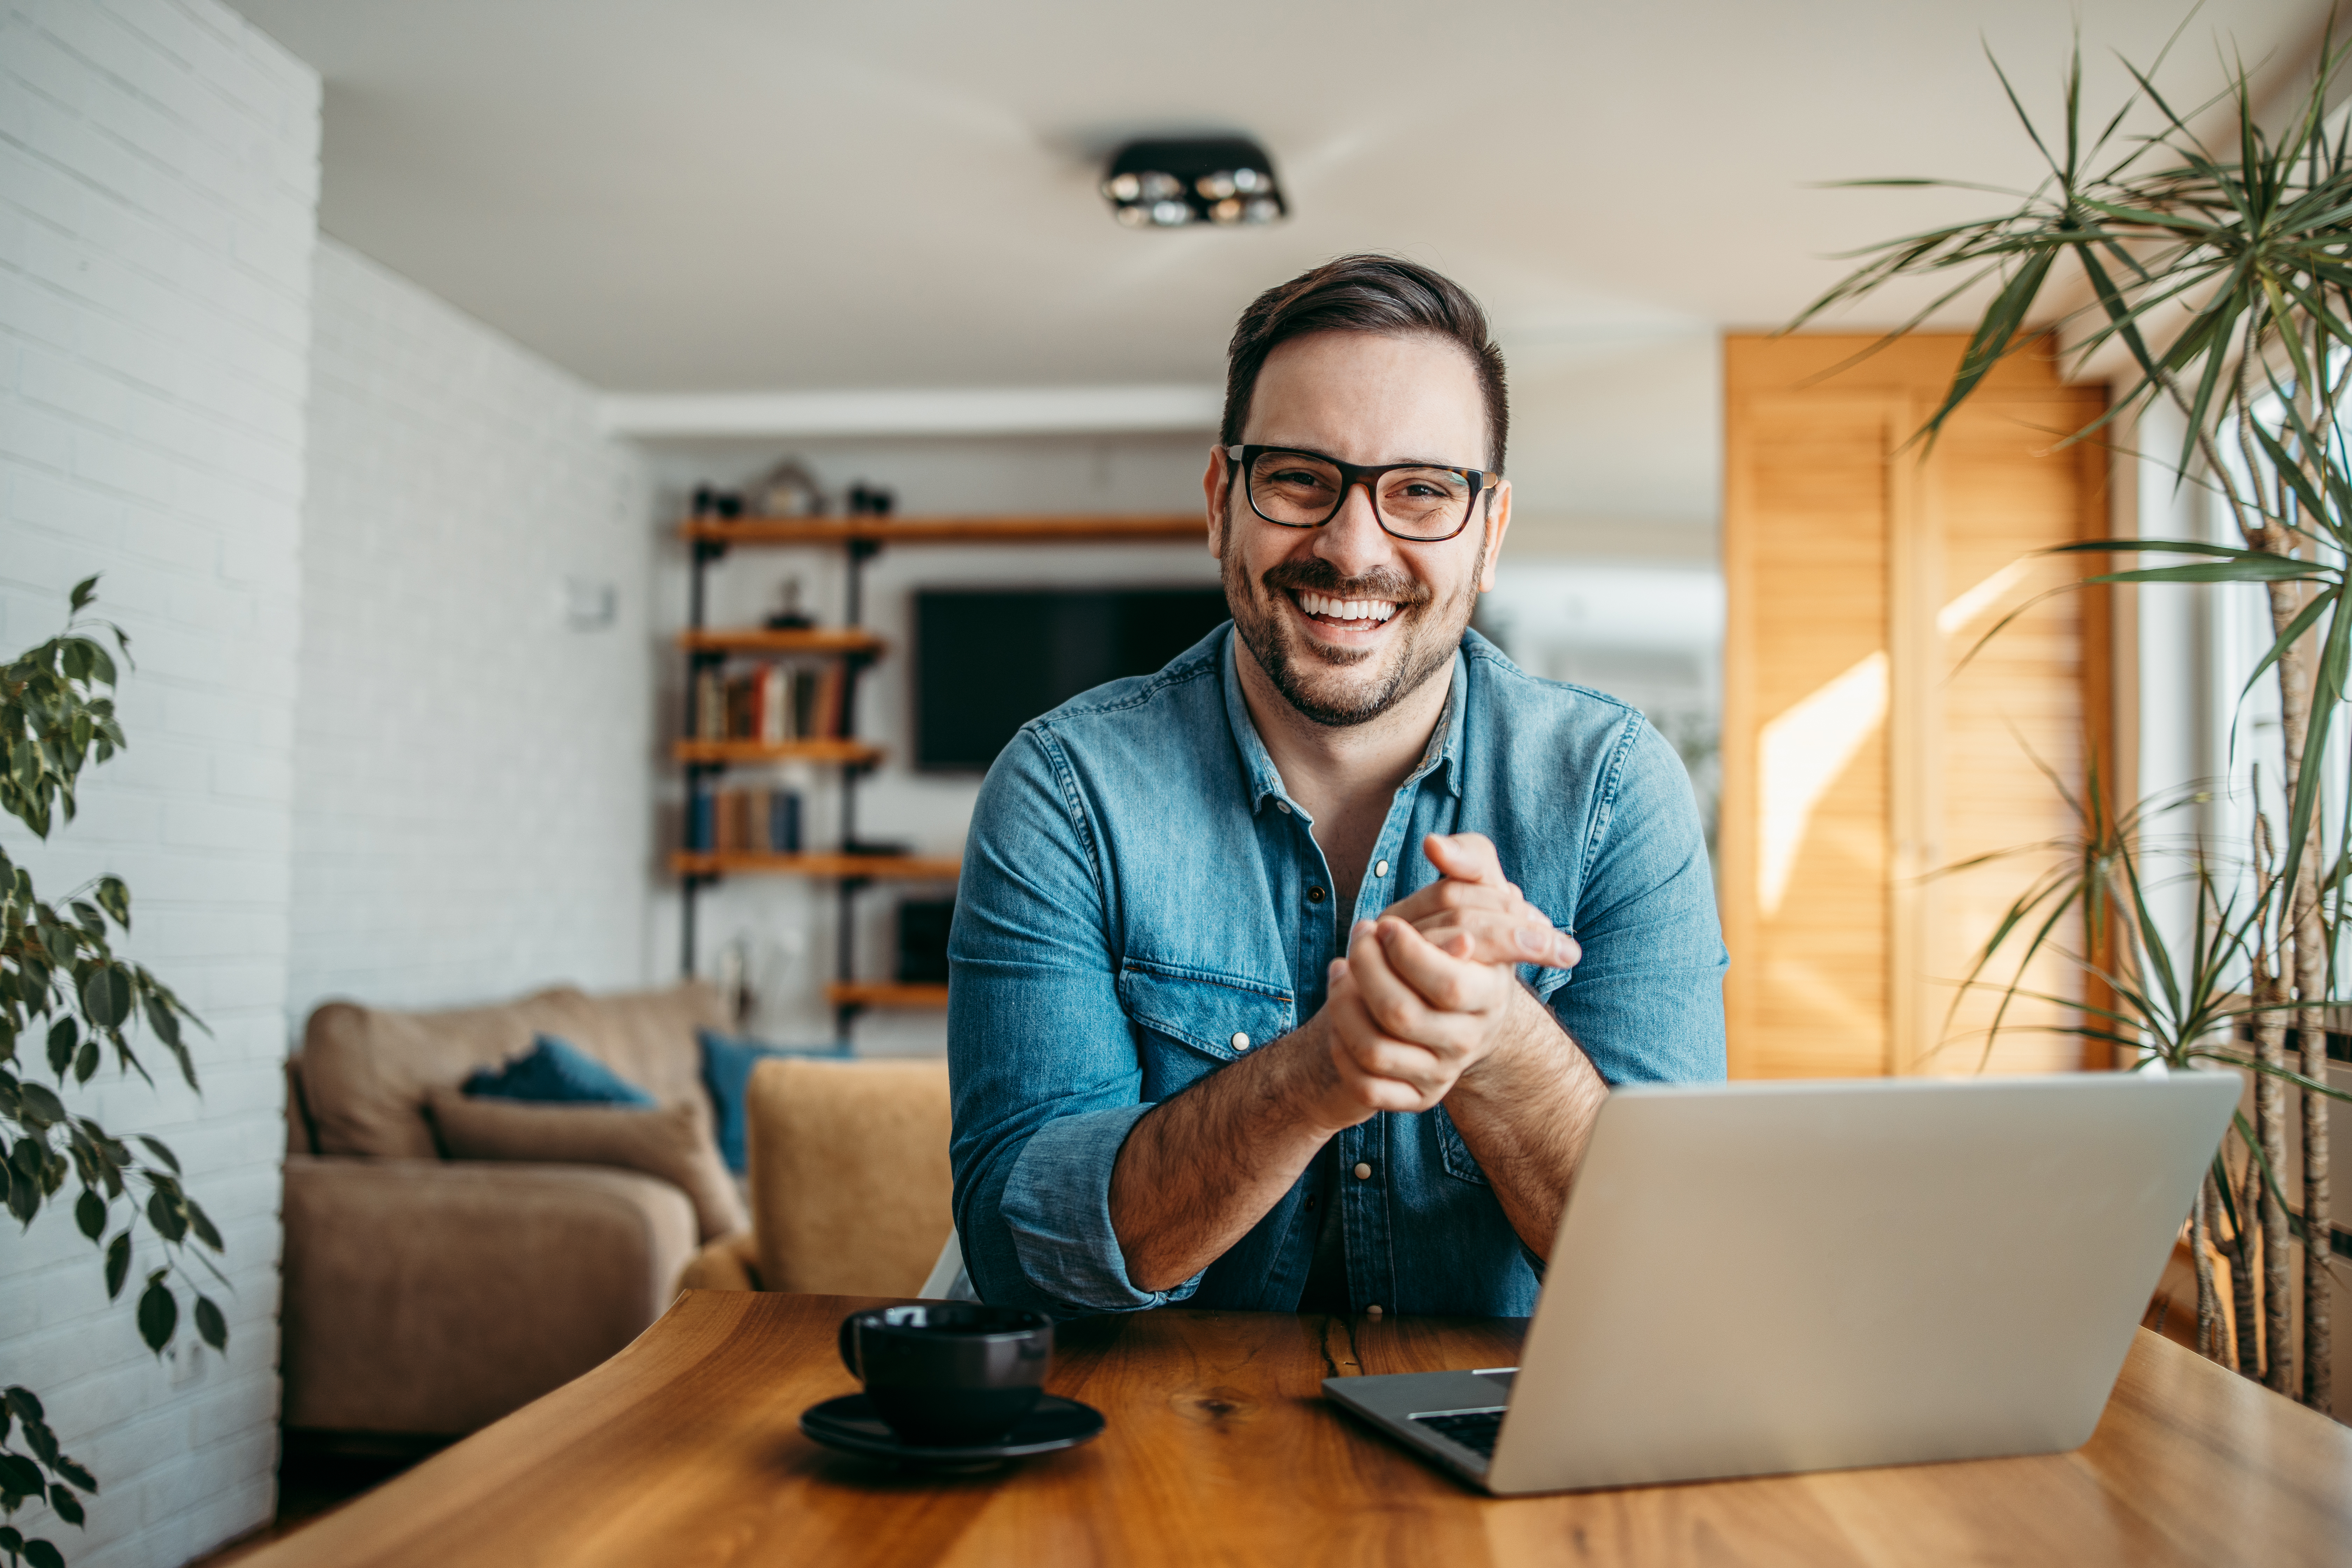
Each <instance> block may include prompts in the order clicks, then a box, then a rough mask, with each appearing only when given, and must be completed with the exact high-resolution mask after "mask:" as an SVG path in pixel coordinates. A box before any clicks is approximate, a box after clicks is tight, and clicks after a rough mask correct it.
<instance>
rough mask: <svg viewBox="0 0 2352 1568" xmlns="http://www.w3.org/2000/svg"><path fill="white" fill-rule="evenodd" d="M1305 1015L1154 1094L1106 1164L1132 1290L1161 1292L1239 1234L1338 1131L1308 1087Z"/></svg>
mask: <svg viewBox="0 0 2352 1568" xmlns="http://www.w3.org/2000/svg"><path fill="white" fill-rule="evenodd" d="M1318 1055H1328V1047H1327V1046H1325V1045H1324V1044H1323V1043H1322V1042H1321V1041H1320V1039H1319V1038H1318V1030H1317V1026H1316V1025H1315V1023H1314V1022H1313V1021H1312V1020H1310V1021H1309V1022H1308V1023H1307V1025H1306V1026H1303V1027H1301V1028H1299V1029H1297V1030H1296V1031H1294V1032H1292V1033H1291V1034H1288V1035H1286V1036H1284V1037H1282V1038H1281V1039H1279V1040H1276V1041H1275V1042H1273V1043H1272V1044H1270V1045H1268V1046H1266V1047H1264V1048H1263V1049H1262V1050H1261V1051H1260V1052H1259V1053H1258V1054H1257V1055H1256V1056H1254V1057H1249V1058H1244V1059H1243V1060H1241V1061H1238V1062H1235V1063H1234V1064H1233V1065H1232V1066H1230V1067H1227V1068H1223V1069H1221V1070H1220V1071H1217V1072H1215V1073H1213V1074H1211V1075H1210V1076H1209V1077H1207V1078H1205V1079H1202V1080H1201V1081H1200V1082H1199V1083H1196V1084H1194V1085H1193V1086H1192V1088H1190V1089H1186V1090H1185V1091H1184V1092H1183V1093H1181V1094H1180V1095H1178V1096H1176V1097H1175V1098H1174V1099H1172V1100H1167V1101H1164V1102H1163V1103H1161V1104H1160V1105H1159V1106H1157V1107H1155V1108H1154V1109H1153V1110H1151V1111H1150V1112H1149V1113H1148V1114H1146V1115H1145V1116H1144V1117H1142V1118H1141V1119H1140V1120H1139V1121H1137V1122H1136V1124H1135V1126H1134V1127H1133V1129H1131V1130H1130V1131H1129V1133H1128V1135H1127V1142H1125V1143H1124V1144H1122V1145H1121V1146H1120V1148H1119V1152H1118V1161H1117V1162H1116V1163H1114V1164H1113V1165H1112V1166H1111V1174H1110V1223H1111V1228H1112V1230H1113V1231H1115V1232H1116V1233H1117V1234H1118V1245H1119V1250H1120V1251H1121V1253H1122V1254H1123V1255H1124V1257H1125V1260H1126V1264H1127V1277H1128V1279H1129V1280H1131V1281H1132V1282H1133V1283H1134V1284H1135V1286H1136V1287H1137V1289H1143V1290H1167V1289H1173V1288H1174V1287H1176V1286H1178V1285H1181V1284H1182V1283H1183V1282H1184V1281H1185V1280H1187V1279H1191V1278H1192V1276H1193V1275H1195V1274H1198V1273H1199V1272H1201V1270H1202V1269H1203V1268H1207V1267H1208V1266H1209V1265H1210V1264H1212V1263H1213V1262H1215V1261H1216V1260H1217V1259H1218V1258H1222V1257H1223V1256H1224V1254H1225V1252H1226V1250H1227V1249H1228V1248H1230V1247H1232V1246H1233V1245H1234V1243H1235V1242H1237V1241H1239V1240H1241V1238H1242V1237H1244V1236H1246V1235H1248V1234H1249V1230H1250V1227H1251V1226H1254V1225H1255V1224H1257V1222H1258V1221H1259V1220H1261V1219H1263V1218H1265V1215H1266V1213H1267V1212H1268V1211H1269V1210H1271V1209H1272V1208H1273V1207H1274V1205H1276V1203H1278V1202H1280V1201H1281V1199H1282V1195H1283V1194H1285V1193H1286V1192H1288V1191H1289V1190H1290V1188H1291V1185H1292V1184H1294V1183H1295V1182H1297V1180H1298V1176H1299V1173H1300V1172H1302V1171H1304V1170H1306V1169H1307V1165H1308V1163H1310V1162H1312V1161H1313V1160H1314V1158H1315V1154H1316V1152H1317V1151H1318V1150H1319V1149H1321V1148H1322V1147H1323V1145H1324V1144H1325V1143H1326V1142H1328V1141H1329V1139H1330V1137H1331V1135H1332V1134H1333V1133H1334V1132H1336V1131H1339V1129H1338V1128H1337V1127H1335V1126H1334V1127H1327V1126H1324V1125H1323V1124H1322V1123H1323V1121H1325V1120H1328V1112H1326V1113H1325V1114H1324V1115H1322V1116H1318V1114H1317V1109H1318V1108H1317V1097H1316V1096H1314V1095H1313V1094H1312V1093H1311V1092H1302V1089H1308V1088H1310V1086H1311V1083H1312V1077H1313V1074H1314V1073H1315V1071H1316V1069H1317V1068H1318V1066H1319V1063H1318V1060H1317V1059H1316V1057H1317V1056H1318Z"/></svg>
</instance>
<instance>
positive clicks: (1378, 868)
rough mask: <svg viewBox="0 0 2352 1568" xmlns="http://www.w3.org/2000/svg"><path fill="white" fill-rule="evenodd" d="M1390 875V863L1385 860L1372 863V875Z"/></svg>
mask: <svg viewBox="0 0 2352 1568" xmlns="http://www.w3.org/2000/svg"><path fill="white" fill-rule="evenodd" d="M1388 874H1389V863H1388V862H1387V861H1385V860H1375V861H1373V862H1372V875H1373V876H1375V877H1385V876H1387V875H1388Z"/></svg>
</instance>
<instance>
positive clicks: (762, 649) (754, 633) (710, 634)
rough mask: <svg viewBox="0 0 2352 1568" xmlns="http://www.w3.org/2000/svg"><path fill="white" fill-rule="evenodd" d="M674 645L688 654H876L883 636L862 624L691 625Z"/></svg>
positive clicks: (678, 635) (879, 650) (679, 634)
mask: <svg viewBox="0 0 2352 1568" xmlns="http://www.w3.org/2000/svg"><path fill="white" fill-rule="evenodd" d="M677 646H678V647H680V648H682V649H683V650H685V651H686V652H688V653H718V654H728V653H779V654H781V653H810V654H833V653H862V654H867V655H877V654H879V653H880V652H881V651H882V638H881V637H879V636H878V635H877V634H876V633H874V632H869V631H867V630H866V628H865V627H864V626H808V627H805V628H798V629H793V630H781V631H780V630H773V629H771V628H770V627H767V626H733V627H719V628H716V629H713V628H709V627H693V628H689V629H688V630H686V631H682V632H680V633H678V634H677Z"/></svg>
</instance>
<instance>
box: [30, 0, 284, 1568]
mask: <svg viewBox="0 0 2352 1568" xmlns="http://www.w3.org/2000/svg"><path fill="white" fill-rule="evenodd" d="M318 153H319V81H318V78H317V76H316V75H315V74H314V73H313V72H312V71H311V70H310V68H307V67H305V66H303V65H302V64H300V63H299V61H297V60H295V59H293V58H291V57H289V55H287V54H286V53H285V52H284V51H283V50H281V49H280V48H279V47H278V46H277V45H275V44H273V43H271V42H270V41H269V40H268V38H266V37H262V36H261V35H260V34H259V33H257V32H256V31H255V30H254V29H253V28H251V27H250V26H247V24H246V23H245V22H243V21H242V20H241V19H239V18H238V17H237V16H235V15H233V14H232V13H231V12H230V11H228V10H227V9H226V7H224V6H222V5H218V4H215V0H0V649H5V650H8V651H13V650H15V649H16V648H18V647H23V646H25V645H27V644H30V643H33V642H36V641H38V640H40V639H41V638H44V637H47V636H48V635H49V634H50V632H51V631H52V630H54V628H55V627H56V626H57V624H58V620H59V618H60V616H61V614H62V611H63V607H64V595H65V593H66V590H67V589H68V587H69V586H70V585H71V584H73V583H74V582H75V581H76V580H78V579H79V578H81V577H83V576H86V575H88V574H90V573H92V572H103V573H104V578H103V580H102V582H101V584H100V595H101V596H100V605H99V607H100V610H102V611H103V612H104V613H105V614H107V615H108V616H110V617H112V618H114V619H116V620H118V621H120V622H121V624H122V625H123V626H124V627H125V629H126V630H128V631H129V632H130V633H131V637H132V638H133V645H132V652H133V654H134V656H135V657H136V658H137V660H138V668H137V669H136V671H135V673H132V674H131V676H130V678H129V679H128V682H127V684H126V686H125V688H124V690H123V692H122V716H123V722H124V726H125V728H126V729H127V730H128V731H129V734H130V740H131V746H130V750H129V751H128V752H126V753H125V754H124V755H122V756H121V757H120V758H118V759H117V760H116V761H115V762H113V763H110V764H109V765H108V766H106V767H105V768H104V769H103V770H102V771H101V772H100V773H97V774H96V775H93V776H92V778H91V783H90V786H89V790H88V793H87V795H86V797H85V808H84V811H83V813H82V816H81V819H80V820H79V821H78V822H76V823H74V824H72V825H71V826H68V827H65V828H64V829H62V830H61V831H59V832H58V833H56V834H55V835H54V836H53V837H52V840H51V842H50V843H49V844H48V845H46V846H28V845H27V843H26V835H25V834H24V833H23V832H22V831H21V830H20V829H16V828H15V827H14V826H13V825H11V826H10V827H8V828H6V829H0V837H5V841H6V843H7V846H8V848H9V851H10V853H11V854H18V853H20V852H21V853H23V854H24V856H25V858H26V859H27V861H28V862H29V863H30V865H31V866H32V867H33V868H34V872H35V875H36V876H37V879H39V881H40V883H41V885H42V886H43V888H44V889H47V890H49V891H51V892H52V893H58V892H63V891H65V890H66V889H68V887H69V886H71V885H72V884H74V883H76V882H79V881H80V880H81V879H84V878H87V877H89V876H91V875H93V874H95V873H97V872H100V871H101V870H110V871H113V872H116V873H118V874H120V875H121V876H122V877H123V878H124V879H127V880H128V881H129V883H130V885H131V890H132V895H133V911H134V914H135V916H136V925H135V928H134V932H133V937H132V941H131V948H130V951H131V954H132V955H133V956H135V957H137V958H138V959H140V960H141V961H142V962H144V963H148V964H149V965H151V966H152V968H154V969H155V971H156V972H157V973H160V974H161V975H162V976H163V978H164V979H165V980H166V981H167V982H168V983H169V984H172V985H173V986H174V987H175V988H177V989H178V990H179V992H180V994H182V995H183V996H184V997H185V998H186V999H187V1001H188V1002H189V1004H190V1005H192V1006H193V1007H194V1008H195V1010H196V1011H197V1012H198V1013H200V1014H201V1015H202V1016H204V1018H205V1021H206V1022H207V1023H208V1024H210V1026H212V1029H213V1031H214V1033H213V1037H212V1038H211V1039H210V1040H208V1041H206V1042H205V1043H204V1044H202V1045H201V1046H200V1047H199V1050H198V1056H199V1059H200V1062H201V1064H202V1070H203V1075H204V1082H205V1093H204V1097H203V1099H202V1100H201V1101H199V1100H196V1099H195V1098H194V1097H193V1096H191V1095H189V1094H188V1093H187V1092H186V1091H185V1090H184V1089H183V1088H181V1087H179V1086H178V1085H177V1082H176V1079H172V1078H166V1077H164V1076H163V1070H164V1069H163V1065H162V1064H161V1063H160V1062H159V1063H158V1066H157V1072H158V1081H159V1084H160V1085H161V1088H160V1089H157V1090H150V1089H147V1088H146V1087H145V1086H144V1085H143V1084H142V1083H140V1082H139V1081H138V1080H137V1079H131V1080H130V1081H129V1082H127V1083H125V1082H120V1081H118V1080H116V1079H114V1077H113V1075H112V1073H111V1071H110V1070H109V1071H107V1072H105V1073H102V1074H101V1076H100V1079H98V1080H97V1081H96V1083H95V1084H94V1085H93V1087H94V1088H98V1089H99V1090H100V1091H99V1092H98V1093H97V1094H95V1095H94V1096H92V1097H91V1099H92V1100H94V1104H93V1105H92V1107H91V1109H92V1110H94V1111H95V1113H96V1114H98V1115H99V1116H100V1117H101V1118H102V1120H104V1121H106V1123H107V1124H108V1125H109V1126H110V1127H113V1128H116V1129H118V1130H125V1131H127V1130H133V1129H136V1130H142V1131H153V1132H156V1133H158V1134H160V1135H162V1136H163V1137H164V1138H166V1139H168V1140H170V1141H171V1142H173V1144H174V1146H175V1147H176V1148H177V1149H178V1151H179V1152H180V1154H181V1157H182V1158H183V1160H184V1162H185V1163H186V1164H187V1167H188V1172H189V1186H190V1190H191V1191H192V1192H194V1194H195V1195H196V1196H197V1198H198V1199H199V1200H200V1201H201V1202H203V1203H204V1204H205V1206H206V1207H207V1208H208V1209H209V1210H210V1212H211V1213H212V1214H213V1215H215V1218H216V1219H217V1220H218V1221H219V1223H220V1226H221V1229H222V1231H223V1232H224V1234H225V1235H226V1238H227V1242H228V1255H227V1259H226V1265H225V1268H226V1272H227V1274H228V1276H229V1278H230V1279H231V1280H232V1281H233V1282H234V1285H235V1289H234V1292H233V1293H226V1294H224V1293H222V1292H219V1291H218V1290H217V1289H215V1292H214V1293H215V1295H219V1296H222V1304H223V1306H224V1307H225V1308H226V1310H227V1314H228V1318H229V1322H230V1341H229V1351H228V1354H227V1356H226V1359H223V1358H219V1357H215V1356H214V1355H213V1354H212V1353H211V1352H208V1351H207V1352H202V1353H201V1354H199V1355H198V1356H196V1357H195V1358H194V1361H193V1362H192V1363H188V1364H187V1365H186V1366H184V1367H182V1368H174V1367H172V1366H166V1365H159V1364H158V1363H157V1362H156V1360H155V1359H154V1358H153V1357H152V1356H151V1355H149V1354H148V1353H147V1352H146V1350H145V1349H144V1348H143V1347H142V1345H141V1344H140V1342H139V1339H138V1335H137V1332H136V1331H135V1330H134V1329H133V1327H132V1324H131V1312H130V1310H129V1308H130V1300H129V1295H130V1293H129V1292H126V1294H125V1300H123V1301H121V1302H119V1303H116V1304H113V1305H111V1306H110V1305H109V1304H108V1303H107V1301H106V1300H105V1292H104V1289H103V1286H102V1284H101V1281H100V1271H99V1267H98V1258H97V1254H96V1252H95V1250H94V1249H93V1248H92V1247H90V1246H89V1243H87V1242H86V1241H84V1240H83V1239H82V1238H81V1237H80V1236H79V1234H78V1233H77V1232H76V1231H75V1230H74V1228H73V1226H72V1224H71V1221H70V1219H69V1218H68V1216H67V1215H65V1214H64V1213H62V1212H59V1211H55V1210H53V1211H52V1212H51V1213H49V1214H48V1215H45V1216H44V1217H43V1218H42V1220H41V1221H40V1222H39V1223H37V1225H35V1226H33V1228H32V1230H31V1231H30V1232H29V1234H26V1235H21V1236H20V1235H18V1234H16V1230H15V1227H14V1226H5V1227H0V1382H22V1383H26V1384H29V1385H31V1386H33V1387H35V1388H37V1390H38V1391H39V1392H40V1393H41V1394H42V1395H43V1397H44V1398H45V1399H46V1400H47V1402H48V1407H49V1411H50V1414H51V1415H52V1416H53V1418H54V1419H55V1422H56V1425H57V1426H58V1428H59V1435H60V1436H61V1437H62V1438H63V1439H64V1441H65V1444H66V1447H68V1450H69V1451H71V1452H73V1453H75V1454H76V1455H77V1456H78V1457H79V1458H81V1459H82V1460H84V1461H85V1462H86V1463H87V1464H89V1467H90V1468H91V1469H93V1470H94V1471H96V1472H97V1475H98V1477H99V1479H100V1483H101V1486H102V1490H101V1491H100V1494H99V1496H98V1498H97V1499H96V1500H94V1502H93V1503H92V1506H91V1508H90V1517H89V1528H88V1530H87V1531H77V1530H74V1529H72V1528H71V1527H69V1526H64V1525H62V1524H59V1523H58V1522H57V1521H54V1520H47V1519H44V1520H41V1521H39V1527H40V1528H41V1532H42V1533H45V1534H48V1535H50V1536H52V1537H53V1538H55V1539H57V1540H58V1542H60V1544H61V1545H62V1546H63V1547H64V1549H65V1551H66V1553H67V1556H68V1560H69V1561H71V1562H73V1563H77V1564H83V1565H92V1564H113V1565H124V1568H128V1565H131V1564H142V1565H144V1564H170V1563H180V1562H183V1561H184V1560H185V1559H186V1558H188V1557H189V1556H191V1555H193V1554H194V1553H196V1552H201V1551H204V1550H205V1549H207V1548H209V1547H211V1546H212V1545H214V1544H215V1543H217V1542H221V1541H223V1540H225V1539H226V1538H228V1537H230V1536H232V1535H235V1534H236V1533H238V1532H239V1531H244V1530H246V1529H247V1528H250V1527H251V1526H253V1525H255V1524H257V1523H259V1522H260V1521H263V1520H265V1519H267V1518H268V1515H269V1512H270V1509H271V1506H272V1489H273V1475H272V1467H273V1459H274V1456H275V1452H276V1444H277V1431H276V1426H275V1422H276V1416H277V1411H278V1379H277V1373H276V1362H277V1330H276V1311H277V1305H278V1275H277V1268H276V1265H277V1261H278V1217H277V1210H278V1153H279V1151H280V1150H281V1149H282V1147H283V1138H284V1133H283V1131H282V1122H281V1120H280V1118H281V1114H282V1107H281V1091H280V1087H279V1085H280V1078H279V1071H278V1059H279V1058H280V1057H281V1055H282V1054H283V1052H284V1048H285V1041H286V1035H287V1017H286V973H287V937H288V910H289V896H290V895H289V837H290V827H291V810H292V807H291V802H292V788H293V750H294V704H295V658H294V651H295V637H296V630H297V604H298V591H299V581H300V554H299V547H300V500H301V490H302V484H303V452H302V438H303V402H304V397H305V393H306V385H305V363H306V360H307V356H308V353H309V343H310V264H311V236H312V232H313V227H314V214H315V211H316V207H317V196H318ZM157 1054H158V1056H159V1057H160V1055H161V1053H160V1052H158V1053H157ZM186 1338H187V1336H184V1340H185V1339H186ZM24 1518H26V1516H20V1519H24Z"/></svg>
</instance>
